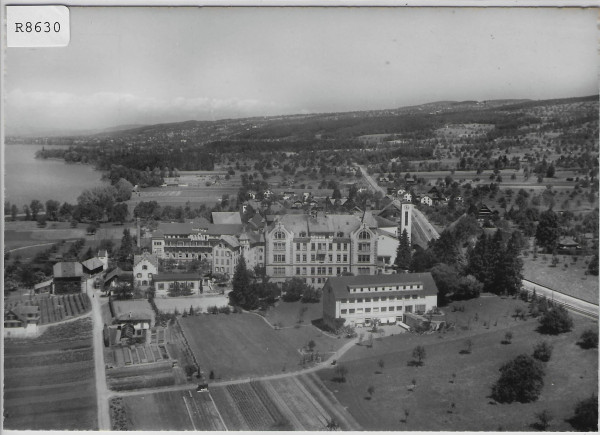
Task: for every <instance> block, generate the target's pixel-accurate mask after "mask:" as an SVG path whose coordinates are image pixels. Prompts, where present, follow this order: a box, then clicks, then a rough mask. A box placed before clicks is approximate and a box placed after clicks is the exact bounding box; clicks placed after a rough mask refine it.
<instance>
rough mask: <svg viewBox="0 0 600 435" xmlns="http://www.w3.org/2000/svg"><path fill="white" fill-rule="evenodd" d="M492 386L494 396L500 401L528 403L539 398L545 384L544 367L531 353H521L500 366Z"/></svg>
mask: <svg viewBox="0 0 600 435" xmlns="http://www.w3.org/2000/svg"><path fill="white" fill-rule="evenodd" d="M500 373H501V375H500V378H499V379H498V381H496V383H495V384H494V386H493V387H492V398H493V399H494V400H496V401H497V402H500V403H512V402H515V401H516V402H521V403H528V402H533V401H535V400H537V398H538V396H539V395H540V392H541V391H542V387H543V386H544V368H543V367H542V364H541V363H540V362H539V361H536V360H535V359H533V358H532V357H530V356H529V355H519V356H517V357H516V358H515V359H514V360H512V361H509V362H507V363H506V364H504V365H503V366H502V367H501V368H500Z"/></svg>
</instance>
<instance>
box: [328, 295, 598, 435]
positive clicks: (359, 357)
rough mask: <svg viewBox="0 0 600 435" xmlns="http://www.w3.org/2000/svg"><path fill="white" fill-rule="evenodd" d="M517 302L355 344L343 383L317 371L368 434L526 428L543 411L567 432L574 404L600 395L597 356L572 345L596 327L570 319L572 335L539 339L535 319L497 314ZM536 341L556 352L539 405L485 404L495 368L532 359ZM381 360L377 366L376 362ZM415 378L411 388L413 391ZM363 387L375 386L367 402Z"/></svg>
mask: <svg viewBox="0 0 600 435" xmlns="http://www.w3.org/2000/svg"><path fill="white" fill-rule="evenodd" d="M517 302H520V301H516V300H512V299H510V300H502V299H499V298H496V297H490V298H485V299H480V300H473V301H467V302H463V303H461V304H460V305H464V306H465V311H464V312H454V313H452V312H451V313H450V314H451V317H452V316H453V317H454V319H455V320H456V321H457V324H458V325H460V326H459V327H458V328H457V329H456V331H454V332H448V333H445V334H443V333H437V334H431V335H416V334H402V335H395V336H393V337H388V338H385V339H383V340H381V341H375V343H374V346H373V348H370V349H369V348H367V347H366V346H356V347H355V348H354V349H352V350H351V351H350V352H348V353H347V354H346V355H344V357H343V358H342V361H343V364H344V365H345V366H346V367H347V368H348V375H347V382H346V383H338V382H333V381H332V378H333V377H334V372H333V370H332V369H327V370H322V371H320V372H319V376H320V377H321V379H322V380H323V382H324V383H325V384H326V385H327V387H328V388H329V389H330V390H331V391H332V392H333V393H334V394H335V395H336V397H337V398H338V399H339V401H340V402H341V403H342V404H343V405H344V406H347V407H348V410H349V412H350V413H351V414H352V415H353V416H354V417H355V418H356V419H357V420H358V422H359V423H360V424H361V425H362V426H363V427H364V428H365V429H367V430H409V431H425V430H429V431H435V430H445V431H448V430H451V431H456V430H459V431H481V430H485V431H494V430H509V431H527V430H531V428H530V424H531V423H533V422H534V421H535V413H538V412H541V411H542V410H544V409H547V410H548V411H549V412H550V413H551V415H552V416H553V420H552V422H551V424H550V428H549V430H553V431H565V430H572V428H571V427H570V426H569V424H568V423H567V422H565V421H564V420H565V419H566V418H569V417H570V416H571V415H572V414H573V409H574V405H575V403H576V402H577V401H579V400H581V399H584V398H587V397H589V396H590V395H591V394H592V393H595V394H597V392H598V386H597V385H598V352H597V350H596V349H593V350H583V349H581V348H580V347H579V346H577V345H576V341H577V340H578V337H579V336H580V335H581V333H582V331H583V330H585V329H587V328H592V329H597V328H598V325H597V323H595V322H593V321H591V320H587V319H584V318H581V317H575V318H574V320H575V327H574V330H573V331H571V332H570V333H566V334H562V335H559V336H546V335H541V334H540V333H538V332H537V331H536V328H537V326H538V322H537V321H536V320H534V319H530V320H526V321H522V320H515V319H513V318H511V317H506V318H505V317H503V313H505V312H506V310H507V309H509V308H510V307H509V305H514V304H515V303H517ZM479 303H481V305H479ZM494 307H495V308H496V309H495V310H494ZM493 311H497V313H498V314H497V316H500V319H499V320H498V324H497V326H493V325H494V322H495V320H494V318H495V317H496V316H494V315H493V314H494V313H493ZM475 313H477V318H478V320H477V321H475V320H474V318H475V317H474V314H475ZM486 318H492V325H491V326H490V328H489V329H487V327H484V326H483V321H486ZM469 328H470V329H469ZM507 331H510V332H512V333H513V339H512V343H511V344H502V343H501V342H502V341H503V340H504V335H505V333H506V332H507ZM467 338H470V339H471V340H472V343H473V344H472V352H471V354H464V353H461V352H460V351H461V350H464V349H465V346H466V345H465V340H466V339H467ZM541 340H546V341H548V342H550V343H551V344H553V345H554V353H553V355H552V358H551V360H550V361H549V362H548V363H546V364H545V365H546V377H545V380H544V388H543V390H542V394H541V396H540V398H539V399H538V401H536V402H533V403H529V404H520V403H513V404H496V403H495V402H493V401H491V399H490V398H489V395H490V393H491V387H492V385H493V383H494V382H495V381H496V380H497V378H498V376H499V372H498V369H499V368H500V367H501V366H502V365H503V364H504V363H505V362H507V361H509V360H511V359H512V358H514V357H515V356H517V355H519V354H522V353H526V354H531V353H532V350H533V345H534V344H536V343H537V342H539V341H541ZM417 345H422V346H424V347H425V350H426V358H425V359H424V365H423V366H420V367H419V366H414V365H411V364H409V363H410V362H411V361H412V350H413V349H414V347H415V346H417ZM380 359H381V360H383V362H384V367H383V368H380V366H379V365H378V361H379V360H380ZM376 372H380V373H376ZM413 380H414V383H415V384H416V385H415V387H414V390H413V391H411V388H409V386H411V385H412V384H413ZM369 386H373V387H374V393H373V395H372V397H371V398H370V399H368V397H370V395H369V393H368V392H367V389H368V388H369ZM405 410H407V411H408V413H409V416H408V418H406V415H405ZM404 420H406V421H404Z"/></svg>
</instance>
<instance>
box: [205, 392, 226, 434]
mask: <svg viewBox="0 0 600 435" xmlns="http://www.w3.org/2000/svg"><path fill="white" fill-rule="evenodd" d="M208 397H210V401H211V402H212V404H213V406H214V407H215V409H216V411H217V415H218V416H219V419H221V423H222V424H223V427H224V428H225V430H226V431H227V432H229V429H228V428H227V425H226V424H225V420H223V416H222V415H221V411H219V407H218V406H217V404H216V403H215V399H213V397H212V394H210V392H209V393H208Z"/></svg>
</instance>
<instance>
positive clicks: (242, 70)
mask: <svg viewBox="0 0 600 435" xmlns="http://www.w3.org/2000/svg"><path fill="white" fill-rule="evenodd" d="M70 9H71V41H70V44H69V46H68V47H62V48H8V49H7V51H6V58H5V59H6V63H5V66H6V71H5V80H4V86H5V88H4V92H3V95H4V98H5V128H6V133H7V134H9V135H10V134H27V133H37V132H41V131H70V130H80V129H101V128H107V127H112V126H119V125H130V124H154V123H162V122H175V121H184V120H191V119H195V120H216V119H224V118H238V117H249V116H270V115H282V114H295V113H323V112H342V111H356V110H371V109H390V108H396V107H401V106H407V105H415V104H422V103H427V102H433V101H440V100H457V101H462V100H479V101H481V100H490V99H503V98H529V99H547V98H562V97H574V96H584V95H593V94H596V93H598V73H599V62H598V59H599V57H598V28H597V21H598V12H597V10H593V9H578V8H572V9H567V8H562V9H559V8H175V7H174V8H114V7H113V8H94V7H80V8H76V7H71V8H70Z"/></svg>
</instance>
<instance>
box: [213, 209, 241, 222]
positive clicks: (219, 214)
mask: <svg viewBox="0 0 600 435" xmlns="http://www.w3.org/2000/svg"><path fill="white" fill-rule="evenodd" d="M212 220H213V223H214V224H216V225H221V224H236V225H241V224H242V217H241V216H240V213H239V212H237V211H213V212H212Z"/></svg>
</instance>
